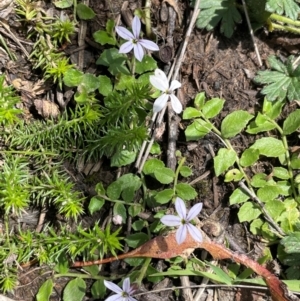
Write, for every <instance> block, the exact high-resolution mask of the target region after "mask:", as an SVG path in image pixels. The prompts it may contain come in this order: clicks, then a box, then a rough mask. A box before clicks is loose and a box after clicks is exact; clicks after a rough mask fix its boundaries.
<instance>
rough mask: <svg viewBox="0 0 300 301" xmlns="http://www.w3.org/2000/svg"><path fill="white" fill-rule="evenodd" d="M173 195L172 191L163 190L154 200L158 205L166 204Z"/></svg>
mask: <svg viewBox="0 0 300 301" xmlns="http://www.w3.org/2000/svg"><path fill="white" fill-rule="evenodd" d="M173 194H174V191H173V189H165V190H162V191H160V192H159V193H158V194H156V196H155V197H154V198H155V200H156V202H157V203H158V204H167V203H168V202H170V200H172V197H173Z"/></svg>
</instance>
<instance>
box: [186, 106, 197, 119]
mask: <svg viewBox="0 0 300 301" xmlns="http://www.w3.org/2000/svg"><path fill="white" fill-rule="evenodd" d="M200 116H201V112H200V111H199V110H197V109H195V108H192V107H187V108H186V109H185V110H184V111H183V115H182V119H183V120H188V119H193V118H196V117H200Z"/></svg>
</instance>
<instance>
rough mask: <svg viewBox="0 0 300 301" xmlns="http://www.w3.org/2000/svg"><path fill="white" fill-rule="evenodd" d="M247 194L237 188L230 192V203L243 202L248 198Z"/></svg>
mask: <svg viewBox="0 0 300 301" xmlns="http://www.w3.org/2000/svg"><path fill="white" fill-rule="evenodd" d="M249 198H250V197H249V195H248V194H246V193H245V192H244V191H243V190H242V189H241V188H237V189H235V190H234V191H233V193H232V194H231V196H230V198H229V201H230V205H234V204H239V203H244V202H246V201H248V200H249Z"/></svg>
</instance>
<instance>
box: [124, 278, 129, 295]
mask: <svg viewBox="0 0 300 301" xmlns="http://www.w3.org/2000/svg"><path fill="white" fill-rule="evenodd" d="M129 291H130V279H129V278H125V279H124V281H123V292H125V293H127V294H128V293H129Z"/></svg>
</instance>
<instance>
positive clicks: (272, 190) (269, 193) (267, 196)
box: [257, 182, 280, 203]
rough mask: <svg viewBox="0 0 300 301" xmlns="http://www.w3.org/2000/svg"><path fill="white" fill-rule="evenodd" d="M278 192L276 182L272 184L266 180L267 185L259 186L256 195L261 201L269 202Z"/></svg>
mask: <svg viewBox="0 0 300 301" xmlns="http://www.w3.org/2000/svg"><path fill="white" fill-rule="evenodd" d="M279 194H280V188H279V187H278V186H276V183H274V185H270V183H269V182H268V185H266V186H264V187H261V188H259V189H258V190H257V196H258V198H259V199H260V200H261V201H262V202H266V203H267V202H270V201H272V202H273V201H274V199H275V198H277V197H278V196H279Z"/></svg>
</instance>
